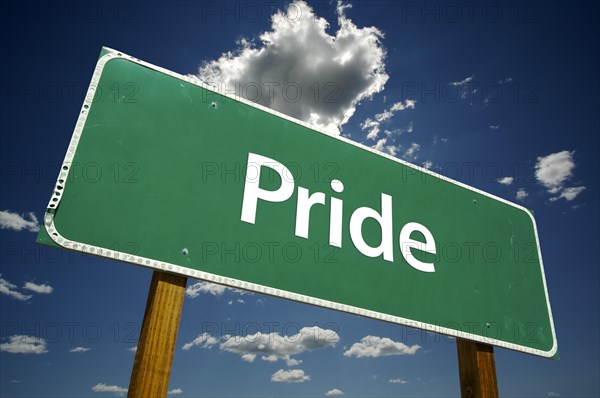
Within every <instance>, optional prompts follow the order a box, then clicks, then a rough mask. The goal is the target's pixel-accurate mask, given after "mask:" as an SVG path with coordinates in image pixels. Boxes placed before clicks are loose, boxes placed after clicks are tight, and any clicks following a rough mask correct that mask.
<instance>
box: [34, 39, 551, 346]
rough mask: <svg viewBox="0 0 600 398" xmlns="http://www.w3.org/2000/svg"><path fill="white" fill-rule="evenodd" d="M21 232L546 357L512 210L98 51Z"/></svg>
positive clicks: (533, 235) (529, 261)
mask: <svg viewBox="0 0 600 398" xmlns="http://www.w3.org/2000/svg"><path fill="white" fill-rule="evenodd" d="M44 227H45V228H42V230H41V232H40V235H39V237H38V241H39V242H42V243H46V244H54V245H58V246H60V247H64V248H67V249H71V250H77V251H81V252H85V253H90V254H94V255H97V256H102V257H107V258H112V259H116V260H119V261H125V262H129V263H133V264H137V265H142V266H145V267H149V268H154V269H160V270H165V271H167V272H172V273H177V274H182V275H186V276H190V277H193V278H199V279H203V280H207V281H211V282H215V283H219V284H223V285H227V286H231V287H234V288H240V289H247V290H251V291H256V292H260V293H265V294H270V295H274V296H278V297H284V298H287V299H291V300H294V301H300V302H304V303H309V304H314V305H318V306H323V307H327V308H331V309H335V310H339V311H344V312H349V313H353V314H358V315H363V316H367V317H372V318H376V319H381V320H384V321H388V322H393V323H398V324H402V325H407V326H411V327H416V328H420V329H425V330H429V331H432V332H437V333H443V334H448V335H451V336H457V337H462V338H467V339H470V340H475V341H480V342H485V343H488V344H494V345H498V346H501V347H506V348H510V349H514V350H519V351H524V352H528V353H531V354H535V355H540V356H545V357H550V356H553V355H554V354H555V353H556V349H557V344H556V337H555V332H554V325H553V321H552V314H551V310H550V305H549V301H548V293H547V289H546V282H545V277H544V270H543V264H542V258H541V252H540V247H539V242H538V236H537V229H536V225H535V221H534V219H533V216H532V214H531V213H530V212H529V211H527V210H526V209H525V208H523V207H521V206H519V205H517V204H513V203H511V202H508V201H506V200H504V199H501V198H498V197H495V196H493V195H490V194H487V193H485V192H482V191H480V190H477V189H475V188H472V187H469V186H466V185H464V184H462V183H459V182H456V181H452V180H450V179H448V178H446V177H444V176H441V175H438V174H435V173H433V172H431V171H429V170H425V169H422V168H420V167H417V166H414V165H412V164H409V163H406V162H403V161H401V160H399V159H397V158H394V157H391V156H388V155H385V154H382V153H380V152H377V151H375V150H373V149H371V148H368V147H365V146H363V145H360V144H357V143H355V142H352V141H350V140H348V139H345V138H344V137H339V136H332V135H328V134H326V133H325V132H322V131H317V130H315V129H314V128H312V127H310V126H309V125H307V124H305V123H303V122H300V121H298V120H295V119H292V118H290V117H288V116H285V115H282V114H280V113H277V112H275V111H272V110H270V109H268V108H265V107H262V106H260V105H256V104H253V103H251V102H249V101H246V100H243V99H240V98H236V97H233V96H231V95H226V94H223V93H219V92H217V91H215V90H213V89H212V88H211V87H209V86H207V85H205V84H203V83H201V82H200V81H199V80H197V79H196V78H194V77H189V76H182V75H179V74H176V73H173V72H171V71H168V70H165V69H163V68H160V67H157V66H154V65H151V64H149V63H146V62H143V61H140V60H138V59H136V58H133V57H130V56H127V55H125V54H122V53H119V52H117V51H114V50H110V49H104V50H103V52H102V54H101V57H100V59H99V61H98V64H97V67H96V69H95V72H94V75H93V78H92V82H91V84H90V87H89V91H88V94H87V96H86V100H85V102H84V104H83V106H82V108H81V114H80V115H79V119H78V121H77V124H76V127H75V131H74V133H73V136H72V139H71V142H70V144H69V147H68V150H67V155H66V157H65V160H64V164H63V167H62V169H61V171H60V175H59V177H58V180H57V183H56V187H55V190H54V193H53V195H52V198H51V199H50V202H49V205H48V209H47V213H46V215H45V217H44Z"/></svg>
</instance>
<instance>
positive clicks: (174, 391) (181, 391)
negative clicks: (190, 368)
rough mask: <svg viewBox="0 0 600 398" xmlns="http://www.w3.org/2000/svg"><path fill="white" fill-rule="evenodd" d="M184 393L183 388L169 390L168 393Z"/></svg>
mask: <svg viewBox="0 0 600 398" xmlns="http://www.w3.org/2000/svg"><path fill="white" fill-rule="evenodd" d="M179 394H183V390H182V389H181V388H174V389H172V390H169V391H167V395H179Z"/></svg>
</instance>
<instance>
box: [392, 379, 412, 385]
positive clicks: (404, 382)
mask: <svg viewBox="0 0 600 398" xmlns="http://www.w3.org/2000/svg"><path fill="white" fill-rule="evenodd" d="M388 381H389V382H390V383H392V384H406V383H408V382H407V381H406V380H403V379H390V380H388Z"/></svg>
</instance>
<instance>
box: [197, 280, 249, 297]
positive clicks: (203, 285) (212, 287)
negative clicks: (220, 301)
mask: <svg viewBox="0 0 600 398" xmlns="http://www.w3.org/2000/svg"><path fill="white" fill-rule="evenodd" d="M227 291H229V292H234V293H237V294H241V295H242V296H244V295H252V293H250V292H247V291H245V290H239V289H234V288H231V287H227V286H223V285H217V284H216V283H210V282H198V283H194V284H193V285H190V286H188V287H187V288H186V289H185V295H186V296H187V297H189V298H196V297H198V296H199V295H201V294H212V295H213V296H222V295H223V293H225V292H227Z"/></svg>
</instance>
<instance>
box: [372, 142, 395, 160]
mask: <svg viewBox="0 0 600 398" xmlns="http://www.w3.org/2000/svg"><path fill="white" fill-rule="evenodd" d="M387 142H388V139H387V138H381V139H380V140H378V141H377V143H376V144H375V145H372V146H371V148H373V149H375V150H377V151H380V152H384V153H387V154H389V155H392V156H396V155H397V154H398V150H399V149H400V146H399V145H398V146H396V145H387Z"/></svg>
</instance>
